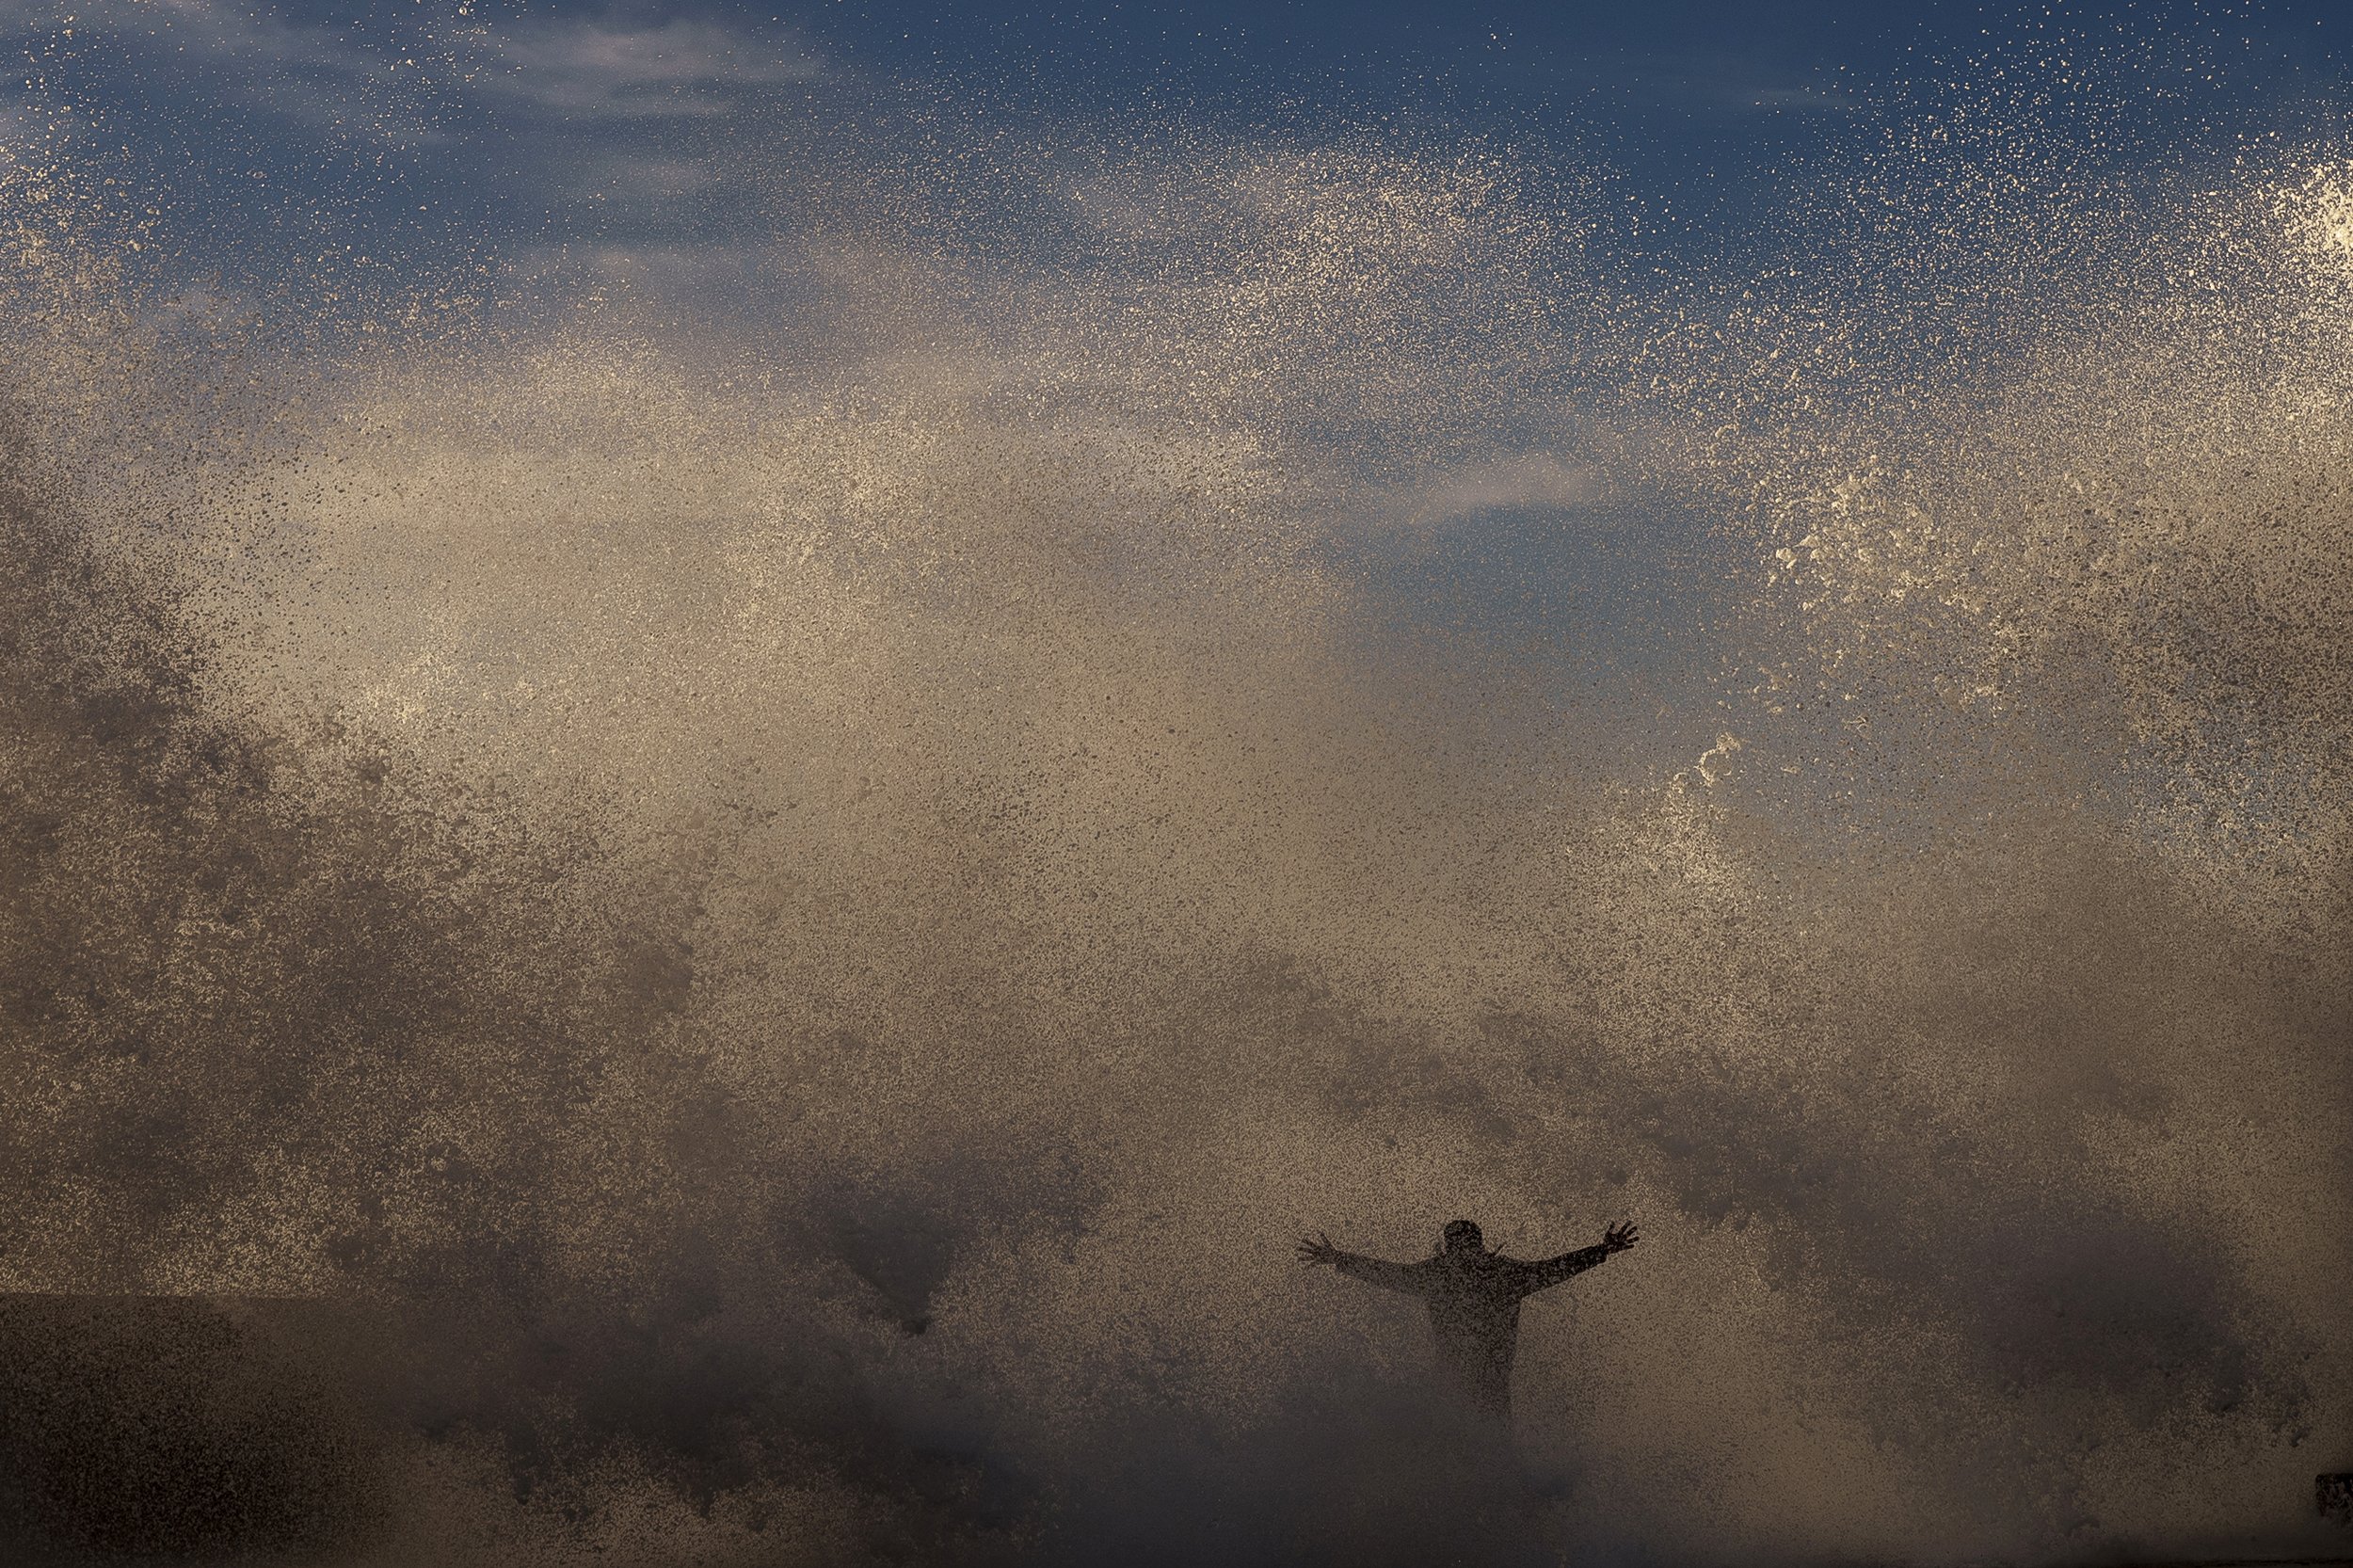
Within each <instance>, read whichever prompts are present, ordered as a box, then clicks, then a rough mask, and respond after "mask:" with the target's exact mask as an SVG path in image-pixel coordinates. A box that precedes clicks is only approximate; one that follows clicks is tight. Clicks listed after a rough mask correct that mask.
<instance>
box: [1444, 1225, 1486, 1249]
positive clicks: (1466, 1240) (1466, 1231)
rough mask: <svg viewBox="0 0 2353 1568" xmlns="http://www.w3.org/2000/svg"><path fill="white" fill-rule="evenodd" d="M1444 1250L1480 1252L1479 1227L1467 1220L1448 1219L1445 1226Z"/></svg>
mask: <svg viewBox="0 0 2353 1568" xmlns="http://www.w3.org/2000/svg"><path fill="white" fill-rule="evenodd" d="M1446 1250H1447V1251H1449V1252H1481V1251H1483V1250H1484V1248H1483V1247H1482V1246H1481V1242H1480V1238H1479V1227H1478V1226H1477V1225H1475V1224H1471V1223H1470V1222H1469V1221H1468V1220H1450V1221H1449V1222H1448V1223H1447V1227H1446Z"/></svg>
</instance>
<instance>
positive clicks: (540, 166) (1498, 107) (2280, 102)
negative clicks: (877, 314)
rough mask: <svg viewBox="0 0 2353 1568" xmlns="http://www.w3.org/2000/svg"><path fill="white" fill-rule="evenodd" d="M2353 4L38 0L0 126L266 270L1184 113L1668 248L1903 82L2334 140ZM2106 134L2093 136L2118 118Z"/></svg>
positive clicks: (775, 219)
mask: <svg viewBox="0 0 2353 1568" xmlns="http://www.w3.org/2000/svg"><path fill="white" fill-rule="evenodd" d="M2055 12H2056V13H2057V14H2056V15H2055V14H2054V13H2055ZM0 35H5V39H6V47H7V49H8V52H9V53H10V54H12V55H18V56H22V58H23V60H24V70H23V72H22V74H21V75H15V73H13V72H12V73H11V74H12V75H15V79H14V80H12V81H10V82H9V83H8V88H9V90H8V95H7V98H6V99H5V100H0V115H5V116H6V120H0V123H5V124H6V125H8V127H9V134H8V137H7V144H8V146H9V147H10V149H11V151H12V152H13V154H14V155H15V156H17V157H20V158H24V157H33V158H39V157H41V156H43V155H46V154H45V153H44V152H43V149H47V150H49V152H51V153H54V152H64V153H66V154H67V156H68V157H69V158H70V159H71V160H72V161H73V162H75V163H76V164H77V165H80V166H82V167H86V168H108V169H111V170H112V171H113V172H114V173H116V174H118V175H120V176H121V177H122V178H123V179H124V181H125V183H126V184H127V185H129V186H131V187H134V188H136V189H138V190H140V191H141V192H142V193H143V194H144V195H145V196H146V197H149V198H152V200H151V201H146V202H143V203H142V204H143V205H153V206H155V207H156V208H157V212H156V213H155V214H154V215H152V216H154V217H155V218H156V219H157V221H158V222H159V223H160V224H161V225H162V226H163V227H164V228H165V229H166V230H167V231H168V237H169V240H170V242H171V243H170V245H169V248H171V249H172V250H174V251H175V252H178V253H182V254H186V255H189V256H191V257H192V258H194V257H202V258H203V259H205V260H206V261H208V262H213V263H220V262H226V263H227V264H229V265H230V266H231V267H232V269H234V268H237V267H240V266H253V267H257V268H258V269H260V270H261V271H262V272H263V273H264V274H265V275H266V274H267V273H269V272H271V271H273V270H276V269H280V268H285V267H288V266H290V265H291V264H293V263H294V262H295V261H296V259H297V258H299V259H300V261H301V262H303V263H305V264H310V265H313V266H314V265H315V264H316V259H317V257H318V256H319V255H321V254H322V253H326V254H341V253H342V248H343V247H345V246H350V247H352V248H353V253H354V254H358V253H361V252H366V253H369V254H371V255H372V256H374V257H376V258H378V259H382V258H391V257H399V258H405V259H408V264H411V265H414V264H421V263H423V262H424V259H425V258H427V257H440V258H441V259H442V260H444V261H447V260H448V259H450V258H453V257H456V256H461V255H462V256H471V257H476V258H482V257H490V258H496V259H501V260H504V261H511V260H512V259H513V258H515V257H517V256H519V255H523V254H527V253H532V252H534V251H536V250H539V249H542V248H547V247H564V246H608V247H615V246H617V247H623V248H636V249H640V250H644V251H648V252H660V253H664V254H667V255H671V256H674V257H675V256H678V255H680V254H683V253H687V252H694V251H698V250H712V249H715V250H717V251H724V250H725V248H727V247H728V246H729V245H730V244H733V243H737V242H741V241H742V240H743V239H744V238H745V237H746V236H747V235H757V234H763V233H767V232H774V231H775V230H776V229H777V228H779V227H789V226H790V225H792V223H794V222H796V221H801V220H802V219H803V218H804V217H805V216H806V215H805V214H798V213H795V212H794V211H793V210H792V209H793V207H794V205H795V198H794V193H793V190H792V179H791V178H790V174H791V172H792V170H794V169H796V168H797V169H798V170H800V172H801V174H802V176H803V178H804V180H805V182H806V191H805V192H804V194H806V193H808V192H822V191H823V189H824V185H825V184H826V173H827V171H828V170H829V169H831V168H835V167H837V166H838V162H839V160H841V159H843V158H845V157H855V156H856V153H855V152H853V151H852V149H853V146H854V144H855V145H856V146H857V147H864V148H870V149H871V148H872V147H873V146H877V145H880V146H895V147H898V148H900V149H902V150H905V149H911V148H920V147H921V146H923V145H924V144H926V143H927V142H928V143H930V144H933V145H935V146H936V145H937V144H939V143H941V142H943V141H944V142H953V141H955V140H957V139H959V138H972V137H977V136H985V135H986V134H987V133H988V131H989V130H993V129H1001V128H1005V127H1012V128H1015V129H1016V130H1024V131H1034V130H1035V129H1036V128H1037V127H1039V126H1041V125H1048V126H1051V127H1052V128H1053V130H1054V134H1055V135H1057V136H1062V137H1064V138H1065V139H1083V137H1084V136H1087V135H1090V134H1094V135H1101V136H1150V135H1154V134H1157V133H1158V132H1160V131H1161V130H1164V129H1165V128H1167V127H1169V126H1173V125H1185V126H1191V127H1197V128H1208V129H1213V130H1219V131H1227V132H1239V133H1242V134H1260V135H1263V134H1282V133H1299V132H1305V133H1307V134H1311V135H1313V134H1325V133H1329V132H1330V131H1332V130H1334V129H1335V128H1348V127H1354V128H1358V129H1364V130H1369V131H1371V132H1373V133H1376V134H1378V135H1381V136H1391V137H1396V136H1404V137H1409V138H1420V139H1430V138H1443V137H1450V136H1465V135H1468V136H1486V137H1491V138H1498V139H1500V140H1502V141H1504V142H1508V143H1509V144H1511V145H1512V146H1513V147H1514V148H1516V149H1522V150H1527V149H1535V150H1537V151H1538V152H1541V153H1542V154H1543V155H1544V156H1545V157H1549V158H1550V159H1551V160H1553V161H1555V162H1562V161H1565V162H1570V163H1574V164H1576V165H1577V166H1578V167H1579V168H1585V169H1598V170H1604V171H1607V172H1608V173H1609V174H1610V175H1611V176H1612V177H1613V178H1614V179H1616V180H1617V181H1618V182H1619V184H1618V186H1617V190H1618V194H1619V195H1620V197H1621V198H1622V199H1623V200H1625V202H1627V203H1628V204H1629V205H1630V206H1639V207H1641V208H1642V209H1643V210H1645V211H1647V212H1649V213H1650V214H1651V215H1652V216H1653V218H1654V222H1653V223H1652V224H1651V225H1650V226H1649V229H1648V231H1647V232H1649V233H1651V234H1652V235H1654V236H1660V238H1659V240H1658V241H1657V242H1658V243H1673V244H1678V245H1682V246H1697V247H1699V248H1701V249H1703V250H1705V249H1708V248H1713V247H1716V246H1718V245H1721V244H1725V243H1731V244H1736V245H1737V244H1740V243H1746V242H1749V241H1753V239H1754V238H1755V237H1756V236H1757V235H1758V234H1760V233H1770V232H1773V231H1774V230H1775V228H1776V227H1777V225H1778V224H1779V222H1780V221H1781V218H1780V216H1779V215H1778V214H1777V213H1776V212H1775V211H1774V203H1773V200H1772V199H1771V198H1770V197H1769V195H1761V193H1764V192H1768V191H1769V189H1770V188H1771V187H1772V184H1773V182H1772V181H1771V180H1770V179H1769V178H1763V176H1765V175H1767V174H1768V173H1769V171H1770V170H1771V169H1772V168H1777V167H1783V166H1785V165H1786V164H1787V163H1788V162H1789V160H1791V159H1792V158H1803V157H1806V156H1809V155H1812V154H1817V153H1818V152H1820V151H1821V150H1823V149H1825V148H1830V149H1836V148H1839V147H1841V146H1846V145H1859V142H1858V140H1857V137H1858V131H1857V126H1858V123H1859V122H1860V121H1863V120H1870V119H1872V118H1873V117H1875V116H1882V115H1883V114H1884V113H1885V112H1886V111H1885V105H1886V104H1887V103H1888V102H1889V101H1890V99H1891V97H1892V98H1901V97H1903V96H1905V95H1907V94H1911V95H1917V94H1919V93H1923V92H1934V91H1937V90H1941V89H1942V88H1945V87H1946V86H1948V85H1949V84H1951V83H1954V82H1957V81H1967V82H1969V83H1971V84H1972V88H1971V90H1978V89H1983V88H1989V87H1994V88H1997V89H1998V88H1999V84H2003V83H2007V84H2008V85H2009V88H2014V89H2017V90H2020V91H2024V92H2026V93H2027V94H2028V95H2030V96H2031V95H2032V93H2033V92H2034V91H2035V90H2036V89H2037V88H2049V87H2051V86H2053V85H2056V86H2057V88H2058V92H2057V102H2056V103H2052V104H2044V105H2043V106H2042V109H2041V113H2042V114H2043V115H2044V116H2045V117H2046V118H2049V117H2057V122H2060V123H2062V124H2063V122H2064V121H2065V120H2066V119H2067V117H2068V116H2069V115H2071V114H2077V115H2091V114H2093V113H2094V108H2093V106H2092V100H2095V99H2096V100H2098V101H2099V103H2100V104H2102V105H2105V107H2103V108H2101V109H2100V110H2099V112H2100V113H2103V114H2105V116H2106V124H2105V134H2106V136H2107V139H2108V142H2109V148H2108V152H2109V153H2110V154H2111V155H2113V156H2115V157H2117V158H2119V159H2121V160H2123V161H2126V162H2130V161H2132V160H2134V159H2145V160H2152V161H2157V162H2162V161H2165V159H2166V158H2167V157H2168V156H2169V152H2170V151H2172V150H2175V149H2178V148H2179V147H2181V146H2183V145H2185V144H2195V145H2196V146H2197V147H2198V148H2199V149H2200V151H2201V154H2202V155H2208V156H2219V155H2224V154H2226V153H2227V151H2228V149H2229V148H2230V147H2231V146H2232V145H2233V144H2235V143H2239V142H2242V141H2245V140H2247V139H2249V138H2258V137H2260V136H2264V135H2265V134H2266V133H2270V132H2283V133H2284V134H2286V135H2287V136H2291V137H2294V138H2299V139H2308V138H2311V137H2313V136H2326V135H2329V134H2330V133H2332V132H2334V131H2336V130H2340V129H2342V126H2343V121H2344V110H2343V104H2342V102H2341V95H2340V93H2339V92H2338V88H2339V85H2340V84H2341V83H2342V82H2343V80H2344V77H2345V68H2346V62H2347V60H2348V58H2353V55H2349V54H2348V40H2353V24H2348V23H2347V22H2346V21H2345V11H2344V8H2342V7H2337V6H2331V5H2324V4H2311V3H2299V0H2279V3H2275V4H2269V5H2264V6H2238V5H2208V6H2197V7H2182V6H2177V7H2164V6H2148V5H2138V6H2136V5H2122V6H2118V5H2109V6H2105V7H2098V8H2053V7H2046V6H2006V5H1993V6H1976V5H1927V6H1916V7H1910V8H1894V7H1887V6H1881V5H1868V4H1845V3H1838V4H1832V3H1821V4H1811V5H1738V4H1717V3H1707V4H1661V5H1642V6H1635V5H1625V6H1619V5H1612V6H1556V7H1536V6H1518V7H1499V6H1486V7H1476V8H1465V7H1459V6H1395V5H1390V6H1373V7H1359V6H1337V5H1335V6H1321V5H1283V6H1257V5H1238V4H1227V5H1218V6H1185V7H1177V6H1153V5H1145V4H1115V5H1102V4H1087V5H1076V6H1069V7H1057V6H1029V5H969V4H967V5H936V6H922V7H901V6H877V5H859V4H849V3H840V4H832V5H819V6H799V7H789V6H773V5H757V6H744V5H738V4H724V3H723V4H702V5H691V4H674V5H642V6H568V5H545V4H542V5H528V4H519V3H515V0H439V3H435V4H412V3H403V4H389V3H387V4H374V5H362V6H341V7H337V6H306V5H287V6H275V7H273V6H266V5H250V4H238V3H232V0H89V3H87V4H84V3H80V0H56V3H49V0H40V3H29V4H28V3H26V0H8V3H6V4H0ZM2060 62H2065V63H2060ZM2037 76H2040V77H2041V81H2040V82H2039V83H2037V82H2033V81H2030V78H2035V77H2037ZM2086 95H2088V96H2086ZM2119 104H2122V105H2123V113H2122V120H2121V121H2120V120H2119V119H2118V115H2117V112H2116V111H2117V108H2118V105H2119ZM2077 128H2078V129H2081V130H2083V131H2085V132H2086V135H2085V136H2082V137H2081V138H2080V139H2081V140H2082V142H2083V143H2084V145H2085V147H2086V148H2090V147H2092V146H2093V145H2095V143H2097V142H2098V140H2099V139H2100V138H2099V137H2097V136H2092V135H2091V134H2089V133H2090V132H2091V130H2092V129H2093V127H2092V126H2091V125H2090V124H2089V121H2088V120H2087V121H2086V123H2085V124H2083V125H2082V126H2080V127H2077ZM1864 139H1866V140H1867V136H1865V137H1864ZM1537 161H1539V162H1542V161H1544V159H1543V158H1542V157H1540V158H1539V159H1538V160H1537Z"/></svg>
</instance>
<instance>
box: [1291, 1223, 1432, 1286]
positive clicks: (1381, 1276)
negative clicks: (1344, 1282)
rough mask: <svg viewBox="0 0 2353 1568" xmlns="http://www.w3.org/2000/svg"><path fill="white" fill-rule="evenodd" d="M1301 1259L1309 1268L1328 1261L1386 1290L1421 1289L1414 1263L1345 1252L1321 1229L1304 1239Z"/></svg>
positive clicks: (1338, 1268)
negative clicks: (1386, 1261) (1392, 1261)
mask: <svg viewBox="0 0 2353 1568" xmlns="http://www.w3.org/2000/svg"><path fill="white" fill-rule="evenodd" d="M1299 1261H1301V1262H1302V1263H1305V1264H1306V1265H1307V1266H1308V1267H1309V1268H1313V1267H1315V1265H1317V1264H1319V1263H1328V1264H1330V1265H1331V1266H1332V1267H1333V1268H1335V1269H1337V1270H1338V1271H1339V1272H1341V1273H1344V1274H1346V1275H1347V1276H1348V1277H1349V1278H1351V1279H1361V1280H1363V1281H1364V1282H1365V1283H1366V1284H1367V1285H1378V1286H1380V1287H1381V1288H1384V1289H1386V1290H1419V1289H1420V1288H1421V1281H1420V1278H1419V1276H1418V1275H1417V1274H1416V1273H1415V1272H1414V1266H1413V1265H1412V1264H1410V1263H1385V1262H1383V1261H1382V1260H1381V1259H1380V1258H1377V1257H1359V1256H1356V1255H1355V1254H1354V1253H1353V1252H1342V1251H1340V1249H1339V1248H1337V1247H1336V1246H1334V1245H1333V1244H1332V1239H1331V1238H1330V1237H1328V1236H1326V1235H1324V1234H1323V1233H1322V1232H1321V1231H1318V1232H1317V1233H1316V1234H1315V1235H1313V1236H1311V1237H1305V1238H1303V1239H1302V1240H1301V1241H1300V1243H1299Z"/></svg>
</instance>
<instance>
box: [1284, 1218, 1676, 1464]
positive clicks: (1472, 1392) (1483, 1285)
mask: <svg viewBox="0 0 2353 1568" xmlns="http://www.w3.org/2000/svg"><path fill="white" fill-rule="evenodd" d="M1635 1240H1636V1237H1635V1235H1634V1225H1633V1224H1632V1222H1630V1221H1629V1222H1628V1223H1626V1224H1618V1225H1611V1226H1610V1227H1609V1229H1607V1230H1605V1231H1603V1232H1602V1233H1601V1240H1600V1242H1599V1243H1598V1244H1596V1245H1594V1246H1591V1247H1586V1248H1583V1249H1581V1250H1579V1251H1577V1252H1564V1253H1562V1254H1561V1256H1558V1257H1548V1258H1545V1260H1544V1261H1543V1262H1541V1263H1529V1262H1523V1261H1522V1260H1521V1259H1519V1258H1516V1257H1506V1256H1503V1255H1502V1254H1501V1253H1498V1252H1489V1251H1488V1250H1487V1249H1486V1246H1485V1245H1484V1244H1483V1243H1482V1242H1481V1240H1480V1236H1479V1227H1478V1226H1477V1225H1475V1224H1471V1223H1470V1222H1469V1221H1468V1220H1456V1221H1454V1222H1453V1223H1451V1224H1449V1225H1448V1226H1447V1227H1446V1240H1445V1243H1444V1245H1443V1246H1441V1247H1440V1248H1439V1251H1438V1256H1435V1257H1425V1258H1423V1259H1422V1260H1421V1261H1420V1262H1418V1263H1385V1262H1383V1261H1382V1260H1381V1259H1379V1258H1377V1257H1359V1256H1356V1255H1355V1254H1354V1253H1347V1252H1342V1251H1340V1249H1339V1248H1337V1247H1336V1246H1334V1245H1333V1244H1332V1241H1331V1239H1330V1238H1329V1237H1326V1236H1324V1235H1322V1234H1321V1232H1319V1233H1318V1234H1317V1235H1316V1236H1315V1238H1314V1239H1313V1240H1303V1241H1301V1242H1300V1243H1299V1258H1300V1261H1301V1262H1303V1263H1306V1264H1309V1265H1313V1264H1318V1263H1329V1264H1330V1265H1332V1267H1333V1268H1335V1269H1337V1270H1338V1271H1339V1272H1341V1273H1344V1274H1346V1275H1348V1276H1349V1277H1350V1278H1351V1279H1361V1280H1363V1281H1364V1282H1365V1283H1366V1284H1367V1285H1379V1286H1385V1287H1386V1288H1389V1289H1391V1290H1403V1291H1407V1292H1409V1293H1411V1294H1413V1295H1417V1296H1419V1297H1421V1299H1422V1300H1423V1301H1424V1302H1425V1303H1427V1304H1429V1307H1430V1333H1431V1336H1432V1337H1433V1338H1434V1339H1436V1340H1437V1342H1438V1359H1439V1360H1441V1361H1443V1362H1444V1363H1446V1366H1447V1369H1448V1370H1449V1371H1450V1372H1452V1373H1453V1374H1454V1377H1455V1379H1456V1381H1457V1382H1458V1383H1459V1384H1461V1385H1462V1388H1463V1392H1464V1393H1465V1395H1467V1396H1468V1397H1469V1399H1470V1400H1471V1402H1472V1403H1473V1404H1474V1405H1476V1406H1477V1407H1478V1408H1479V1409H1481V1410H1482V1411H1484V1412H1486V1413H1487V1414H1488V1415H1490V1416H1495V1417H1496V1418H1497V1419H1498V1420H1501V1419H1504V1418H1506V1417H1508V1416H1510V1415H1511V1413H1512V1356H1513V1352H1514V1351H1515V1350H1517V1349H1518V1346H1519V1336H1520V1303H1521V1302H1522V1301H1524V1300H1526V1299H1527V1298H1528V1297H1529V1296H1532V1295H1534V1294H1535V1293H1536V1292H1537V1291H1539V1290H1543V1289H1546V1288H1550V1287H1552V1286H1555V1285H1558V1284H1560V1283H1561V1281H1562V1280H1564V1279H1566V1278H1568V1277H1569V1276H1570V1275H1571V1274H1581V1273H1583V1272H1585V1271H1586V1270H1588V1269H1590V1268H1592V1267H1593V1265H1594V1264H1596V1263H1599V1262H1601V1261H1602V1260H1603V1259H1604V1258H1606V1257H1608V1256H1609V1255H1610V1254H1612V1253H1621V1252H1624V1251H1625V1250H1626V1249H1627V1248H1628V1247H1631V1246H1632V1245H1634V1243H1635Z"/></svg>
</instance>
